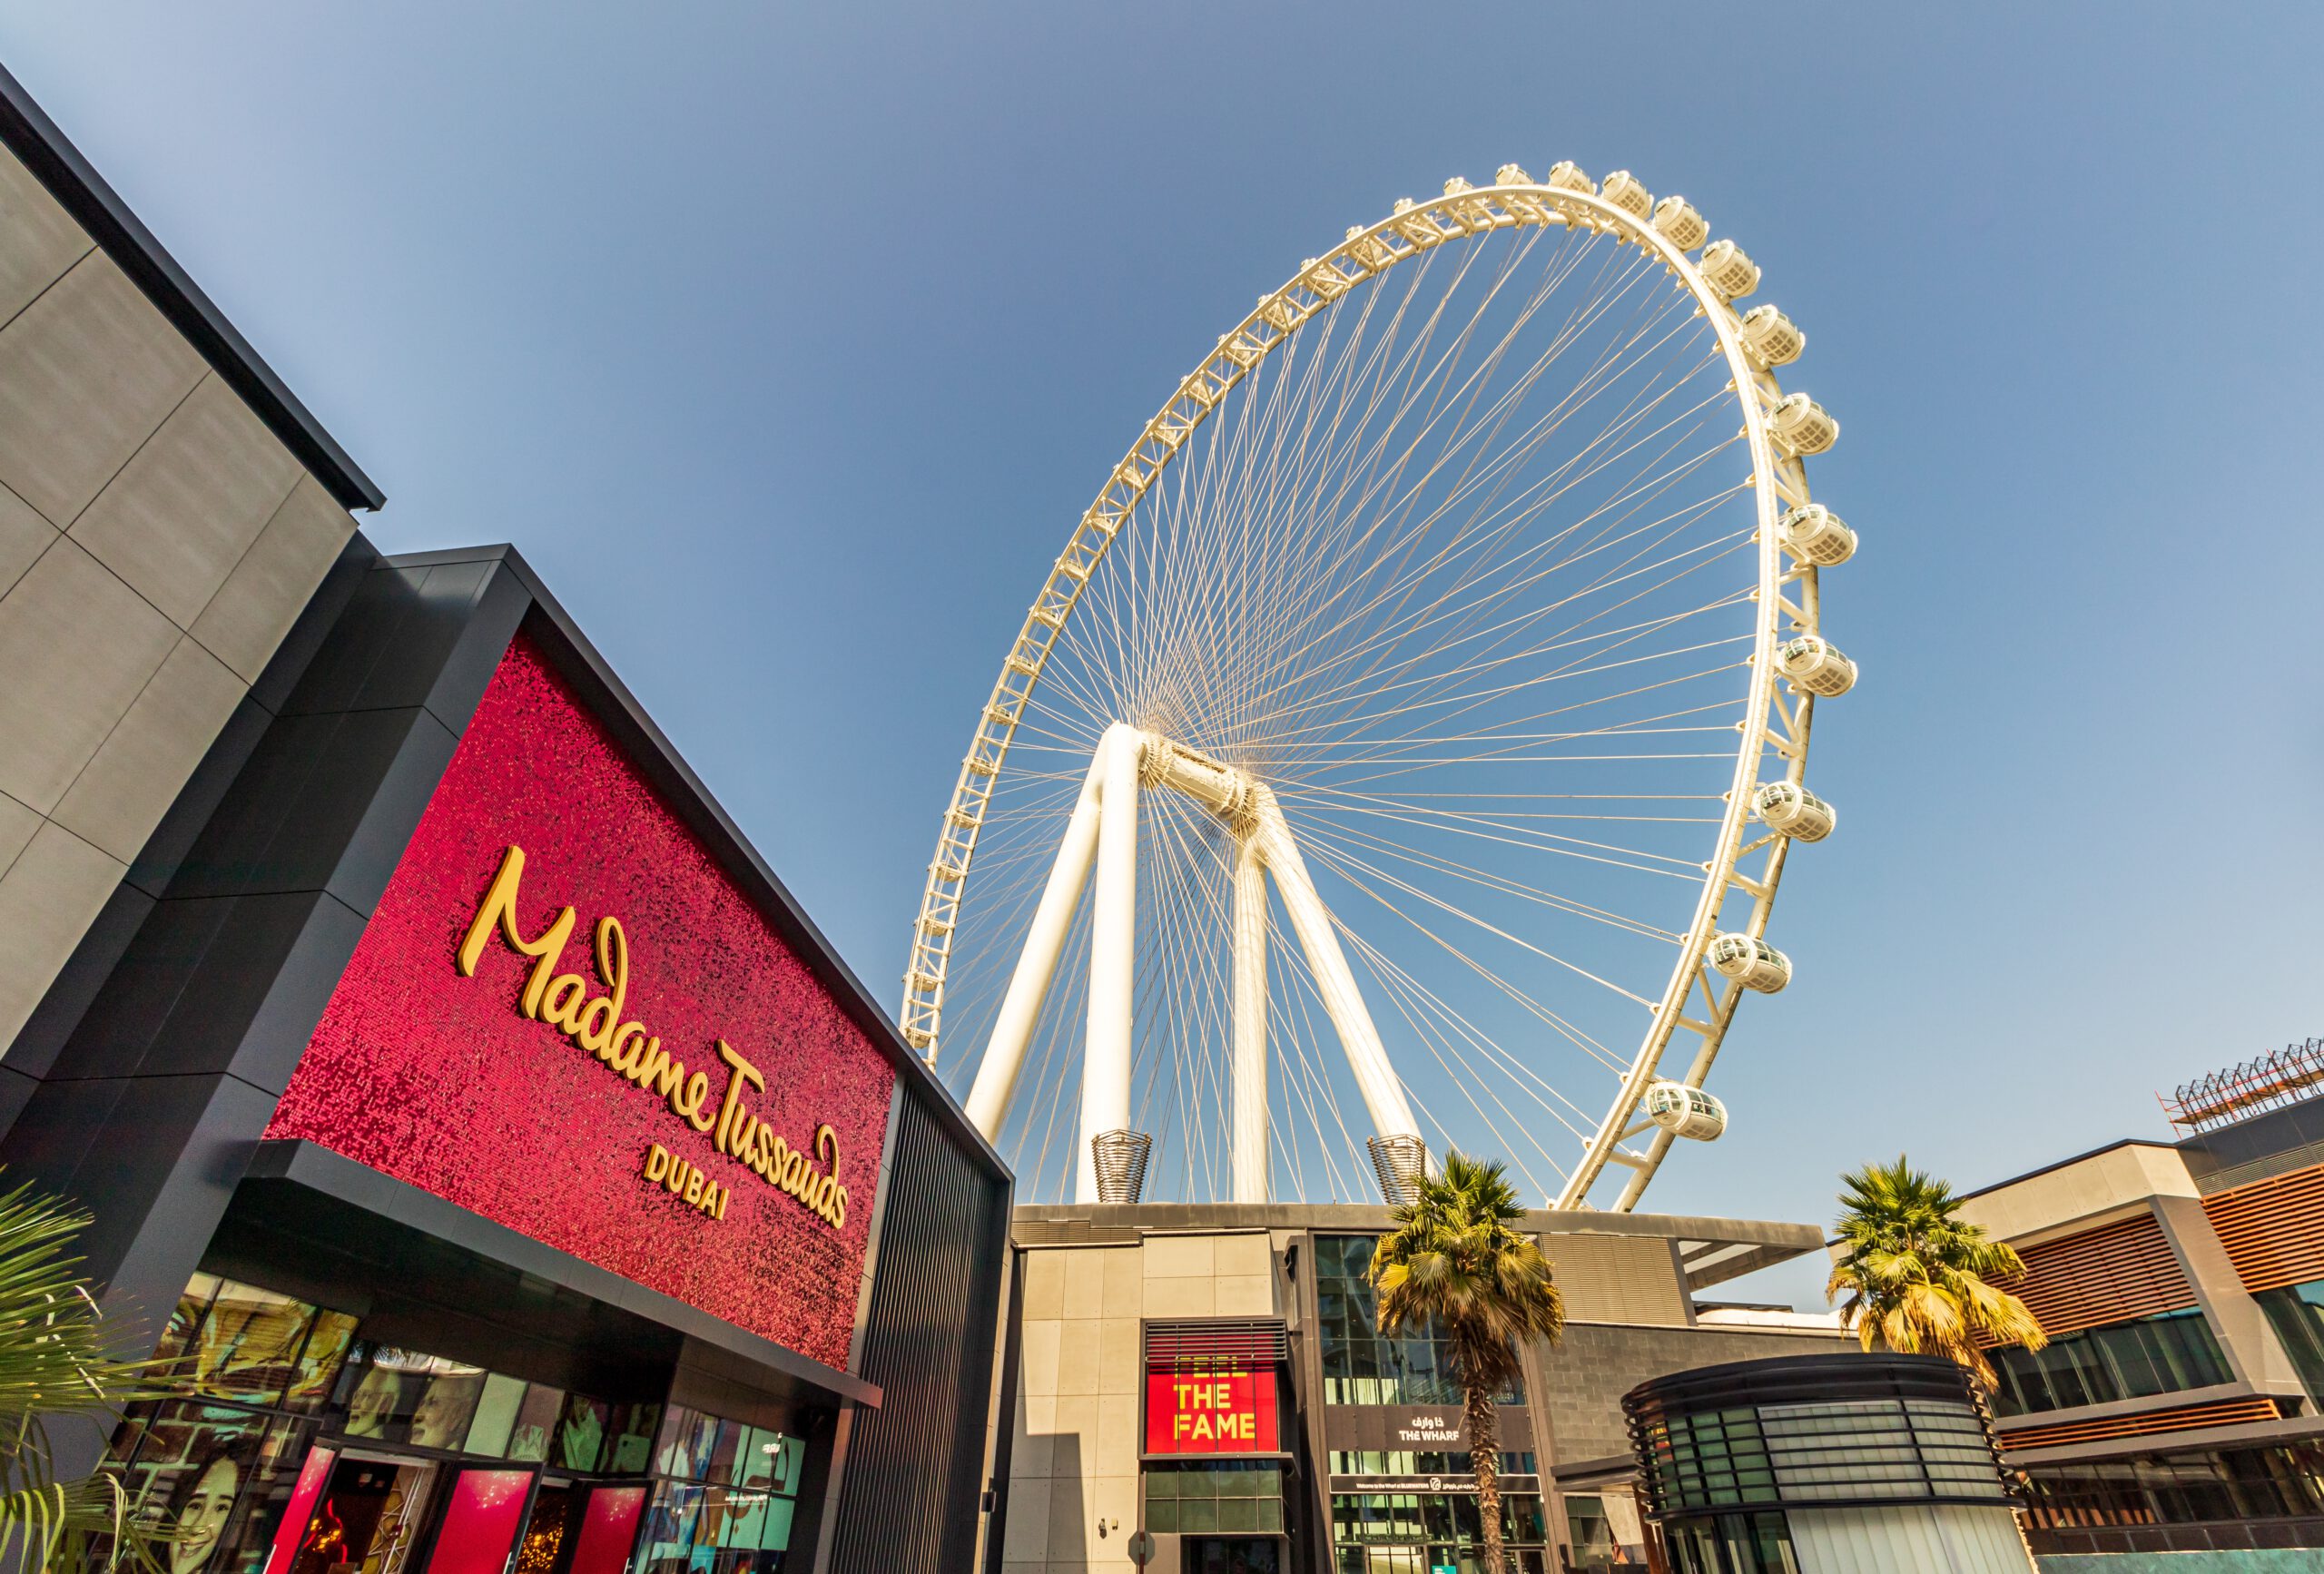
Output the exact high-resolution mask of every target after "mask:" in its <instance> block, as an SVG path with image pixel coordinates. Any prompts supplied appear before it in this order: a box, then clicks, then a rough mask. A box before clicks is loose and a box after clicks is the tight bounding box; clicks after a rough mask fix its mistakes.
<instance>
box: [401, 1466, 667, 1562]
mask: <svg viewBox="0 0 2324 1574" xmlns="http://www.w3.org/2000/svg"><path fill="white" fill-rule="evenodd" d="M644 1508H645V1488H644V1487H638V1486H618V1487H593V1486H590V1485H588V1484H587V1483H586V1482H575V1481H560V1480H558V1479H556V1477H554V1476H549V1477H544V1478H543V1479H542V1481H541V1484H540V1488H539V1490H537V1491H535V1492H534V1493H533V1506H532V1510H531V1512H529V1513H528V1514H527V1515H526V1517H525V1534H524V1539H523V1540H521V1541H519V1542H517V1560H516V1562H515V1563H514V1564H512V1565H511V1566H510V1568H509V1569H508V1574H623V1571H624V1570H625V1569H627V1568H628V1567H629V1547H630V1543H631V1542H632V1541H634V1540H636V1538H637V1516H638V1513H639V1511H640V1510H643V1509H644ZM439 1544H440V1542H439Z"/></svg>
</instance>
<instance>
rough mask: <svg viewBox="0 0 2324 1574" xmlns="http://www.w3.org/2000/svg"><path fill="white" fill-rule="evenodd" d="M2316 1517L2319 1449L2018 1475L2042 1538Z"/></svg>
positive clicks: (2319, 1512) (2322, 1492)
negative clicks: (2045, 1534)
mask: <svg viewBox="0 0 2324 1574" xmlns="http://www.w3.org/2000/svg"><path fill="white" fill-rule="evenodd" d="M2302 1516H2324V1448H2319V1447H2316V1446H2315V1445H2312V1444H2307V1443H2286V1444H2280V1445H2278V1446H2276V1447H2273V1448H2252V1449H2197V1450H2191V1451H2186V1452H2182V1453H2170V1454H2142V1455H2137V1456H2134V1457H2132V1458H2130V1459H2113V1460H2101V1461H2093V1462H2091V1463H2088V1464H2073V1465H2043V1466H2040V1467H2037V1468H2036V1469H2034V1470H2032V1471H2028V1472H2026V1518H2027V1522H2028V1523H2029V1524H2032V1525H2033V1526H2034V1527H2036V1528H2038V1529H2043V1530H2070V1529H2076V1528H2086V1527H2102V1526H2111V1525H2180V1524H2193V1523H2197V1522H2200V1521H2202V1520H2269V1519H2287V1518H2293V1517H2302Z"/></svg>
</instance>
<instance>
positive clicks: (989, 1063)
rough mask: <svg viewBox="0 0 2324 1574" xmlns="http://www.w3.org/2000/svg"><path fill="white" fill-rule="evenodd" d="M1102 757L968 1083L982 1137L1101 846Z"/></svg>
mask: <svg viewBox="0 0 2324 1574" xmlns="http://www.w3.org/2000/svg"><path fill="white" fill-rule="evenodd" d="M1106 759H1107V754H1106V750H1105V748H1104V747H1103V746H1102V745H1101V746H1100V747H1099V748H1098V752H1097V753H1096V754H1094V755H1092V756H1091V757H1090V761H1089V772H1088V775H1086V776H1084V777H1082V779H1081V795H1080V796H1079V797H1078V798H1077V799H1075V800H1074V802H1073V816H1072V818H1071V819H1069V820H1068V821H1066V822H1065V838H1064V840H1063V841H1060V842H1059V844H1058V850H1057V861H1056V862H1055V863H1053V864H1051V865H1050V866H1049V885H1048V886H1047V887H1046V888H1045V889H1044V890H1042V891H1041V904H1040V906H1039V907H1038V908H1036V909H1034V910H1033V922H1032V926H1031V927H1030V928H1029V929H1028V930H1026V931H1025V949H1024V951H1023V952H1022V953H1021V954H1020V955H1019V957H1018V959H1017V970H1016V971H1015V972H1013V973H1011V974H1009V992H1008V994H1006V995H1005V996H1003V997H1002V998H1001V1001H1000V1015H998V1016H997V1017H995V1018H993V1023H992V1037H991V1038H988V1039H986V1040H985V1046H984V1058H983V1059H982V1060H980V1061H979V1062H977V1079H976V1081H975V1082H974V1083H972V1084H970V1087H969V1100H968V1106H967V1113H968V1117H969V1120H970V1123H971V1124H972V1125H974V1126H976V1128H977V1129H978V1130H979V1131H980V1132H982V1133H984V1138H985V1140H986V1141H987V1142H998V1141H999V1140H1000V1123H1001V1122H1002V1121H1003V1120H1005V1119H1007V1118H1008V1116H1009V1105H1010V1104H1011V1103H1013V1102H1014V1101H1015V1100H1016V1097H1017V1078H1018V1077H1019V1074H1020V1073H1021V1072H1023V1070H1024V1069H1025V1049H1026V1046H1028V1045H1029V1044H1030V1043H1031V1042H1032V1039H1033V1025H1034V1024H1035V1023H1036V1022H1038V1021H1039V1020H1040V1016H1041V1002H1042V1001H1044V1000H1045V999H1048V998H1049V979H1051V978H1053V977H1054V976H1056V973H1057V962H1058V958H1059V956H1060V955H1061V954H1063V952H1064V950H1065V937H1066V934H1067V932H1068V930H1071V929H1072V928H1073V910H1074V909H1075V908H1076V907H1077V906H1078V905H1079V904H1080V901H1081V887H1082V885H1083V883H1084V882H1086V881H1087V880H1088V878H1089V861H1090V859H1091V857H1092V856H1093V855H1094V854H1095V853H1096V852H1097V851H1098V818H1099V813H1098V810H1099V798H1100V795H1101V793H1102V792H1103V791H1104V787H1105V774H1106Z"/></svg>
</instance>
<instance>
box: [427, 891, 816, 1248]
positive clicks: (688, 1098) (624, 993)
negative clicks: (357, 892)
mask: <svg viewBox="0 0 2324 1574" xmlns="http://www.w3.org/2000/svg"><path fill="white" fill-rule="evenodd" d="M524 874H525V850H524V849H523V848H521V847H515V846H511V847H509V848H508V849H507V851H505V852H503V853H502V855H501V859H500V867H499V869H498V870H497V871H495V873H494V874H493V877H492V883H491V885H490V886H488V887H487V889H486V890H485V893H484V900H483V901H481V902H480V903H478V907H477V910H476V915H475V917H473V918H472V919H470V920H468V929H467V930H466V932H465V933H463V934H462V935H461V937H460V944H459V949H458V954H457V957H456V960H457V961H458V966H459V972H460V977H462V978H464V979H472V978H474V977H476V970H477V967H478V963H480V962H481V961H482V960H483V959H484V951H485V948H486V947H487V945H489V944H490V943H491V940H492V937H493V936H494V935H495V934H496V933H497V934H498V935H499V936H500V937H501V939H504V940H505V941H507V945H508V948H509V949H511V950H513V951H515V952H516V953H517V955H518V956H520V957H524V958H527V959H529V960H530V961H531V962H532V964H533V966H532V970H531V972H530V974H529V975H528V976H527V979H526V982H525V989H524V994H523V996H522V997H521V998H520V999H519V1000H518V1002H517V1009H518V1010H519V1011H520V1012H522V1013H523V1014H524V1015H525V1016H527V1017H529V1018H533V1019H534V1020H536V1021H541V1022H547V1024H549V1025H550V1026H551V1027H554V1028H556V1029H558V1030H559V1031H560V1032H562V1033H563V1034H564V1035H565V1036H566V1038H570V1039H572V1040H573V1042H574V1043H575V1044H576V1046H578V1047H579V1048H583V1049H585V1050H586V1051H588V1052H589V1053H590V1054H591V1055H593V1056H595V1057H596V1058H597V1059H598V1060H600V1061H602V1062H604V1063H605V1065H606V1067H608V1068H609V1069H611V1070H613V1071H615V1072H616V1073H618V1074H619V1075H620V1076H622V1077H625V1078H626V1079H627V1080H628V1081H630V1082H633V1083H635V1084H636V1085H637V1086H638V1087H644V1088H647V1089H649V1090H651V1091H652V1092H653V1093H655V1095H657V1096H658V1097H661V1098H662V1099H664V1100H665V1101H666V1102H667V1103H668V1105H669V1107H670V1111H671V1113H672V1114H674V1115H675V1116H677V1117H679V1118H681V1119H683V1120H684V1121H685V1123H686V1124H687V1125H689V1126H692V1127H694V1130H696V1131H699V1132H704V1133H710V1134H712V1136H711V1140H712V1144H713V1146H715V1147H716V1148H717V1149H718V1151H719V1152H720V1153H722V1154H724V1155H725V1156H728V1157H729V1158H733V1159H735V1160H737V1161H738V1162H740V1163H741V1164H742V1165H743V1166H744V1167H745V1168H747V1169H749V1170H750V1171H752V1172H753V1174H755V1175H756V1176H759V1178H760V1179H762V1180H763V1181H764V1182H766V1184H767V1185H771V1186H773V1187H774V1188H775V1189H776V1190H778V1191H781V1192H783V1193H785V1194H787V1195H790V1196H793V1197H795V1198H797V1199H798V1201H799V1203H800V1205H802V1206H803V1207H805V1208H806V1209H807V1210H808V1211H809V1212H811V1213H813V1214H815V1215H817V1216H819V1217H820V1218H822V1220H823V1221H824V1222H825V1223H826V1224H828V1225H831V1226H832V1228H833V1229H841V1228H843V1227H845V1225H846V1224H847V1188H846V1187H845V1186H843V1185H841V1184H840V1182H839V1136H838V1134H837V1133H836V1132H834V1131H833V1130H832V1128H831V1127H830V1126H817V1127H816V1128H815V1139H814V1145H813V1153H812V1156H810V1154H809V1153H808V1151H807V1150H806V1149H803V1148H794V1147H793V1146H791V1145H790V1144H788V1143H787V1142H785V1141H784V1140H783V1138H782V1136H779V1135H777V1134H776V1133H775V1131H774V1128H773V1126H772V1125H771V1124H770V1123H769V1122H768V1121H767V1120H766V1119H765V1118H764V1117H762V1116H760V1115H758V1114H756V1113H754V1112H753V1110H752V1109H751V1107H750V1106H749V1104H748V1103H747V1101H746V1100H745V1097H744V1092H743V1086H744V1084H746V1083H747V1084H748V1085H749V1087H750V1089H751V1090H752V1091H754V1092H758V1093H764V1092H765V1091H766V1078H765V1077H764V1076H763V1075H762V1074H761V1073H760V1071H759V1068H758V1067H756V1066H753V1064H752V1063H751V1062H750V1060H749V1059H748V1058H745V1057H744V1056H743V1054H742V1053H741V1052H740V1051H739V1050H737V1049H735V1048H734V1046H733V1045H731V1044H729V1043H727V1042H726V1041H725V1040H724V1039H723V1038H721V1039H718V1040H716V1044H717V1048H718V1058H720V1059H721V1060H723V1061H724V1062H725V1064H726V1068H727V1069H726V1087H725V1092H724V1097H722V1098H721V1099H720V1100H719V1102H718V1104H717V1106H716V1107H715V1108H713V1107H712V1106H711V1101H710V1092H711V1087H710V1074H709V1073H708V1072H706V1071H694V1072H691V1073H690V1072H689V1071H688V1070H687V1068H686V1064H685V1062H684V1061H683V1060H680V1059H678V1058H675V1057H674V1056H672V1055H670V1054H669V1053H668V1052H667V1051H665V1049H664V1048H662V1040H661V1039H660V1038H657V1037H655V1035H654V1034H653V1033H652V1032H651V1031H650V1030H649V1029H648V1028H646V1027H645V1025H644V1024H643V1023H640V1022H635V1021H625V1020H624V1019H623V1018H622V1009H623V1008H624V1006H625V1005H626V1004H627V1002H628V999H629V937H628V935H627V933H626V932H625V930H623V929H622V925H621V920H619V919H617V918H615V917H614V916H613V915H611V914H610V913H609V914H607V915H606V916H605V917H604V918H601V919H599V920H597V923H596V930H595V931H594V934H593V939H594V940H595V944H594V945H593V946H592V948H591V949H592V951H593V952H594V957H593V959H594V960H595V962H596V973H597V978H598V979H599V980H600V981H601V982H603V983H604V985H605V986H606V993H605V994H603V995H599V996H596V997H594V998H592V997H591V996H590V993H589V980H588V979H586V978H584V977H582V976H581V975H580V974H578V973H559V972H557V971H556V963H557V960H558V959H559V958H560V957H561V956H563V954H564V951H565V948H566V944H567V942H569V941H570V940H571V939H572V937H573V927H574V922H575V915H574V910H573V909H571V908H569V907H568V908H563V909H560V910H558V912H557V915H556V918H555V919H554V920H551V921H550V923H549V925H548V927H547V928H546V929H544V930H541V932H540V933H539V934H537V935H536V936H534V937H533V938H532V939H526V938H525V934H524V931H523V930H522V929H521V928H519V927H518V924H517V890H518V887H519V885H520V884H521V882H522V881H523V880H524ZM818 1159H820V1160H821V1161H822V1165H823V1166H826V1167H824V1168H818V1167H817V1166H816V1163H815V1161H816V1160H818ZM643 1171H644V1174H645V1179H646V1180H647V1181H649V1182H656V1183H659V1184H660V1185H662V1186H664V1187H665V1188H666V1189H667V1190H668V1191H669V1192H670V1193H671V1194H672V1195H675V1196H679V1197H683V1198H684V1200H685V1201H686V1202H687V1203H688V1204H690V1205H693V1206H694V1207H696V1208H699V1209H700V1210H701V1211H702V1212H703V1213H704V1214H707V1215H710V1216H711V1217H712V1218H715V1219H724V1217H725V1216H726V1203H727V1199H728V1198H729V1197H730V1196H731V1195H733V1194H732V1193H731V1192H730V1191H729V1190H728V1188H726V1187H725V1186H724V1185H720V1184H719V1183H718V1182H716V1181H714V1180H712V1179H711V1178H710V1177H709V1176H707V1175H705V1174H704V1173H703V1171H702V1170H701V1169H699V1168H698V1167H696V1166H694V1165H692V1164H689V1163H687V1162H686V1161H685V1160H684V1159H682V1158H680V1157H678V1156H677V1155H675V1153H672V1152H671V1151H670V1150H669V1149H667V1148H665V1147H664V1146H662V1145H661V1144H660V1143H658V1142H657V1143H655V1144H654V1145H653V1146H650V1147H649V1148H648V1149H647V1150H646V1153H645V1160H644V1163H643Z"/></svg>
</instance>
